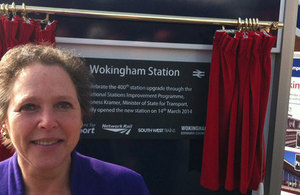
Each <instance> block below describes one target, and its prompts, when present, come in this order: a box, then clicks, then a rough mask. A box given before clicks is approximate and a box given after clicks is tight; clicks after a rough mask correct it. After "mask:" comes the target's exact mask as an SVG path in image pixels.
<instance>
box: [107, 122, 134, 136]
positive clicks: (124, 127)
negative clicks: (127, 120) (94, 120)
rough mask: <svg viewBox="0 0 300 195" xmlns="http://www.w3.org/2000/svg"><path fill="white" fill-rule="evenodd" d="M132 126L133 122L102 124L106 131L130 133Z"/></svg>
mask: <svg viewBox="0 0 300 195" xmlns="http://www.w3.org/2000/svg"><path fill="white" fill-rule="evenodd" d="M132 126H133V125H132V124H118V125H111V124H102V129H103V130H105V131H110V132H114V133H120V134H125V135H129V134H130V132H131V129H132Z"/></svg>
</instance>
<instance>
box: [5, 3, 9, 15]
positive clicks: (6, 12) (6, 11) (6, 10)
mask: <svg viewBox="0 0 300 195" xmlns="http://www.w3.org/2000/svg"><path fill="white" fill-rule="evenodd" d="M4 11H5V13H4V16H6V17H9V9H8V4H5V6H4Z"/></svg>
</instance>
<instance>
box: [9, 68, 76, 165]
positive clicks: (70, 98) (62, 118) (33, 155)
mask: <svg viewBox="0 0 300 195" xmlns="http://www.w3.org/2000/svg"><path fill="white" fill-rule="evenodd" d="M5 125H6V128H7V130H8V132H9V136H10V139H11V141H12V143H13V145H14V147H15V149H16V151H17V154H18V161H19V163H20V165H22V166H34V167H37V168H42V169H43V168H45V169H49V168H56V167H59V166H63V165H66V163H67V164H68V163H70V161H71V155H70V154H71V152H72V151H73V149H74V148H75V146H76V144H77V142H78V140H79V136H80V129H81V127H82V118H81V109H80V105H79V102H78V98H77V94H76V89H75V86H74V84H73V82H72V80H71V78H70V77H69V75H68V73H67V72H65V71H64V70H63V69H62V68H61V67H59V66H46V65H41V64H39V63H35V64H32V65H29V66H27V67H25V68H24V69H23V70H22V71H21V72H20V74H19V75H18V76H17V78H16V80H15V82H14V84H13V86H12V92H11V100H10V102H9V106H8V111H7V119H6V120H5Z"/></svg>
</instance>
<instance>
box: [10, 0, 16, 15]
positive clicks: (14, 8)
mask: <svg viewBox="0 0 300 195" xmlns="http://www.w3.org/2000/svg"><path fill="white" fill-rule="evenodd" d="M11 7H12V11H11V12H12V14H13V17H15V16H16V15H17V7H16V4H15V2H12V4H11Z"/></svg>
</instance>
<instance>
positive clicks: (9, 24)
mask: <svg viewBox="0 0 300 195" xmlns="http://www.w3.org/2000/svg"><path fill="white" fill-rule="evenodd" d="M56 24H57V21H53V22H52V23H50V22H49V23H48V24H46V25H45V26H43V29H42V27H41V24H40V23H39V22H36V21H35V20H33V19H23V18H20V17H19V16H15V17H13V18H12V19H8V18H7V17H1V18H0V37H1V39H0V57H2V56H3V55H4V54H5V53H6V52H7V51H8V50H9V49H11V48H13V47H15V46H17V45H22V44H26V43H30V42H31V43H35V44H46V45H53V46H55V30H56ZM12 154H13V151H10V150H8V149H7V148H6V147H5V146H3V145H2V144H0V161H3V160H5V159H7V158H9V157H10V156H11V155H12Z"/></svg>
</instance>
